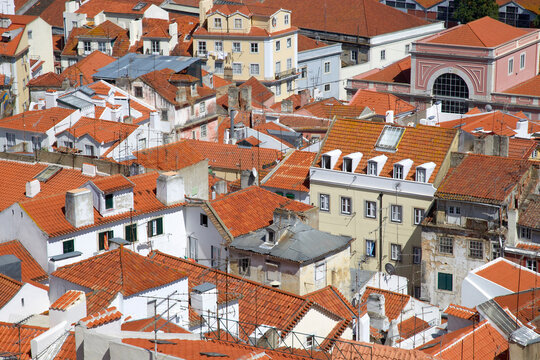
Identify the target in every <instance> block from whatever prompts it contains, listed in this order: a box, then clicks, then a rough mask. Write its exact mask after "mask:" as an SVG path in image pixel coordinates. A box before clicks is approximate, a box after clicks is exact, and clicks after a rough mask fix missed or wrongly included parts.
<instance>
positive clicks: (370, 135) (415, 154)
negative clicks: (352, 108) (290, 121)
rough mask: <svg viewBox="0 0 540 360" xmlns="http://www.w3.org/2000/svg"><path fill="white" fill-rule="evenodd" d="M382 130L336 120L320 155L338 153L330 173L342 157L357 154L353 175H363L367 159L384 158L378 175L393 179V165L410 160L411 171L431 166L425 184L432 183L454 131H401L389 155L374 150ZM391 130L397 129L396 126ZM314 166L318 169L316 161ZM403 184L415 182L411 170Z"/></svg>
mask: <svg viewBox="0 0 540 360" xmlns="http://www.w3.org/2000/svg"><path fill="white" fill-rule="evenodd" d="M385 126H387V124H385V123H378V122H372V121H361V120H353V119H337V120H336V121H335V122H334V124H333V126H332V127H331V128H330V130H329V132H328V135H327V139H326V141H325V142H324V144H323V145H322V149H321V154H323V153H325V152H328V151H331V150H335V149H340V150H341V151H342V153H341V156H340V158H339V159H338V161H337V163H336V165H335V166H334V169H341V168H342V163H343V157H344V156H345V155H348V154H352V153H355V152H361V153H362V154H363V156H362V159H361V161H360V163H359V164H358V166H357V167H356V171H355V173H360V174H366V170H367V161H368V160H369V159H371V158H373V157H375V156H378V155H385V156H387V157H388V159H387V161H386V163H385V165H384V167H383V168H382V170H381V173H380V175H379V176H384V177H393V175H392V173H393V168H394V164H395V163H396V162H398V161H401V160H404V159H411V160H412V161H413V167H414V166H418V165H421V164H425V163H428V162H434V163H435V164H436V167H435V169H434V170H433V173H432V175H431V177H430V179H429V182H433V180H434V179H435V177H436V176H437V173H438V171H439V169H440V166H441V165H442V163H443V161H444V159H445V158H446V156H447V153H448V151H449V149H450V147H451V145H452V142H453V141H454V138H455V136H456V130H455V129H441V128H439V127H434V126H424V125H418V126H417V127H404V129H405V131H404V132H403V136H402V138H401V140H400V141H399V144H398V146H397V150H396V152H394V153H392V152H383V151H378V150H376V148H375V145H376V143H377V140H378V138H379V136H380V134H381V133H382V131H383V128H384V127H385ZM393 126H394V127H397V126H396V125H393ZM319 158H320V157H319ZM317 166H320V159H318V160H317ZM405 180H412V181H414V180H415V171H414V169H412V170H411V171H409V173H408V174H407V176H406V178H405Z"/></svg>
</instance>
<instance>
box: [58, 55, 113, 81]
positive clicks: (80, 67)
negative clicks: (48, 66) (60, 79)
mask: <svg viewBox="0 0 540 360" xmlns="http://www.w3.org/2000/svg"><path fill="white" fill-rule="evenodd" d="M115 60H116V59H115V58H114V57H112V56H109V55H107V54H104V53H102V52H101V51H97V50H96V51H94V52H93V53H91V54H90V55H88V56H85V57H84V58H82V59H81V60H79V61H78V62H77V63H75V64H73V65H71V66H69V67H68V68H66V69H65V70H64V71H63V72H62V75H63V76H65V77H67V78H68V79H70V80H71V81H72V82H73V83H76V84H79V83H80V74H83V85H87V84H91V83H93V82H94V79H93V78H92V76H93V75H94V74H95V73H96V72H98V70H99V69H101V68H102V67H104V66H106V65H109V64H110V63H112V62H114V61H115Z"/></svg>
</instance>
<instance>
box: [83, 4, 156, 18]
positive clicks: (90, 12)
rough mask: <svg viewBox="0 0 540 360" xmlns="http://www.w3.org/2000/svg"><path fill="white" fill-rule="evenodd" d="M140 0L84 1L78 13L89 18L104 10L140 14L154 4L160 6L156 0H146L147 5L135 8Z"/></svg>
mask: <svg viewBox="0 0 540 360" xmlns="http://www.w3.org/2000/svg"><path fill="white" fill-rule="evenodd" d="M138 2H139V1H138V0H91V1H87V2H86V3H83V4H82V5H81V6H80V7H79V9H78V10H77V11H76V13H79V14H86V17H87V18H93V17H95V16H96V15H97V14H99V13H100V12H102V11H106V12H109V13H117V14H139V15H142V14H144V12H145V11H146V10H147V9H148V8H149V7H150V5H152V4H156V5H158V6H159V4H160V2H159V1H155V0H149V1H145V4H146V6H143V7H142V8H140V9H138V10H134V9H133V8H134V6H135V5H137V3H138Z"/></svg>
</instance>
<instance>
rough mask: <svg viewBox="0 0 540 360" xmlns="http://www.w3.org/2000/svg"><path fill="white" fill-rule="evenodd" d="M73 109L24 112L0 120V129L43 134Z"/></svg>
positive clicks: (72, 111)
mask: <svg viewBox="0 0 540 360" xmlns="http://www.w3.org/2000/svg"><path fill="white" fill-rule="evenodd" d="M74 112H75V110H73V109H64V108H59V107H53V108H50V109H44V110H36V111H25V112H23V113H20V114H17V115H13V116H9V117H6V118H3V119H0V128H4V129H14V130H21V131H31V132H35V133H42V134H45V132H46V131H48V130H50V129H51V128H53V127H54V126H56V125H57V124H58V123H59V122H60V121H62V120H64V119H65V118H67V117H68V116H69V115H71V114H72V113H74Z"/></svg>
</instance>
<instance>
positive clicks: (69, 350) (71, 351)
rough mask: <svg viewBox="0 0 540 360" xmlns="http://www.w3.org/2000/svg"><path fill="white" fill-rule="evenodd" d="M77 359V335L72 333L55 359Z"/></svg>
mask: <svg viewBox="0 0 540 360" xmlns="http://www.w3.org/2000/svg"><path fill="white" fill-rule="evenodd" d="M75 359H77V348H76V345H75V333H74V332H70V333H69V334H68V336H67V337H66V339H65V340H64V344H63V345H62V347H61V348H60V350H59V351H58V353H57V354H56V356H55V357H54V360H75Z"/></svg>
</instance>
